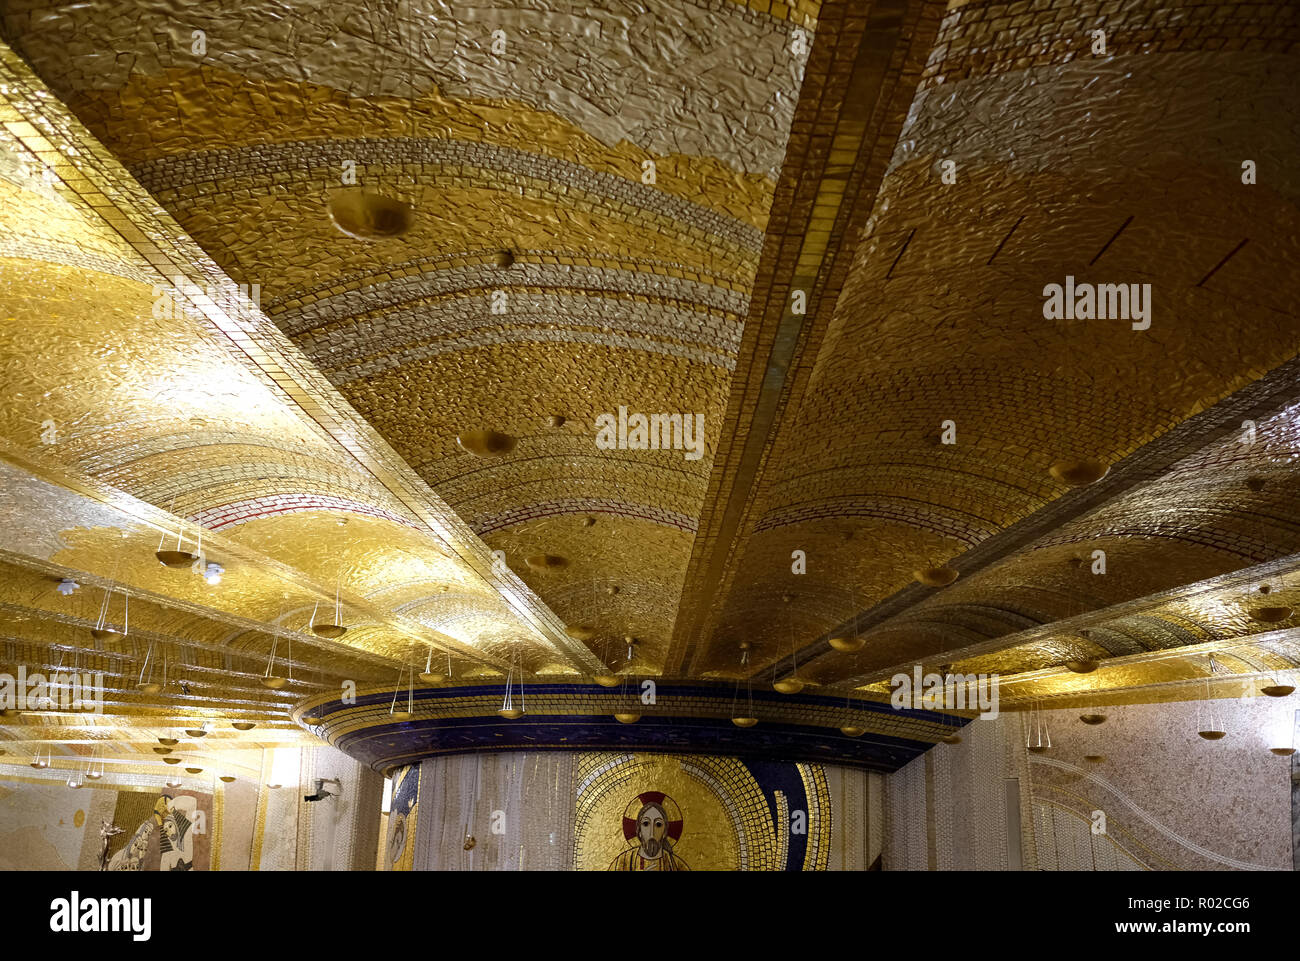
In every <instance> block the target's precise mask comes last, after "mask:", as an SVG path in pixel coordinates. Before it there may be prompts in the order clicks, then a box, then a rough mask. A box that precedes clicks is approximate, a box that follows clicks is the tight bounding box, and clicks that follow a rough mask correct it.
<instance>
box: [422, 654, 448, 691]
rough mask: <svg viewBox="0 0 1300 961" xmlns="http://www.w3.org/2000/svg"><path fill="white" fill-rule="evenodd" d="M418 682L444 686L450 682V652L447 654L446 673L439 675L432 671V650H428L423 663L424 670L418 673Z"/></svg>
mask: <svg viewBox="0 0 1300 961" xmlns="http://www.w3.org/2000/svg"><path fill="white" fill-rule="evenodd" d="M420 680H422V681H424V683H426V684H444V683H446V682H447V681H450V680H451V652H448V653H447V673H446V674H439V673H438V672H437V671H435V670H434V669H433V648H432V647H430V648H429V656H428V658H427V659H426V661H425V663H424V670H423V671H421V672H420Z"/></svg>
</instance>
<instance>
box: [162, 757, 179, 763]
mask: <svg viewBox="0 0 1300 961" xmlns="http://www.w3.org/2000/svg"><path fill="white" fill-rule="evenodd" d="M163 763H164V764H180V763H181V759H180V758H178V757H165V758H163Z"/></svg>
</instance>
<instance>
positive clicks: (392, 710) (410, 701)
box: [388, 666, 415, 721]
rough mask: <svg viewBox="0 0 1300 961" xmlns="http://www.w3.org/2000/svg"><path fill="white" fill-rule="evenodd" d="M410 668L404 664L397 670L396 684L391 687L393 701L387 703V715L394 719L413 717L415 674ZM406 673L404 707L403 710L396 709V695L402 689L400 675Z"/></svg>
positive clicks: (406, 719) (407, 719) (404, 719)
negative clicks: (389, 703)
mask: <svg viewBox="0 0 1300 961" xmlns="http://www.w3.org/2000/svg"><path fill="white" fill-rule="evenodd" d="M412 670H413V669H411V668H407V667H405V666H403V667H402V669H401V670H399V671H398V672H397V686H396V687H395V688H393V703H392V704H391V705H389V708H388V716H389V717H391V718H392V719H393V720H394V721H409V720H410V719H411V718H413V717H415V675H414V674H413V673H412ZM404 673H405V674H408V675H409V679H408V684H407V688H406V707H405V709H404V710H401V711H399V710H398V709H397V695H398V693H399V692H400V691H401V689H402V675H403V674H404Z"/></svg>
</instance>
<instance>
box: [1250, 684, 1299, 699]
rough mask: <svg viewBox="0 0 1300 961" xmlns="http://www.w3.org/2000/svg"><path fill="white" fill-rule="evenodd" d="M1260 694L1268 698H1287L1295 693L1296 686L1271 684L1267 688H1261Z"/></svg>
mask: <svg viewBox="0 0 1300 961" xmlns="http://www.w3.org/2000/svg"><path fill="white" fill-rule="evenodd" d="M1259 693H1261V694H1263V695H1264V696H1266V697H1287V696H1288V695H1290V694H1294V693H1295V685H1294V684H1269V685H1267V686H1266V687H1261V688H1260V689H1259Z"/></svg>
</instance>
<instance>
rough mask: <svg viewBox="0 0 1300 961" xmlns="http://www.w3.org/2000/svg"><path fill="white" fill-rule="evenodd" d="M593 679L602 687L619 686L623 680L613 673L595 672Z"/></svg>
mask: <svg viewBox="0 0 1300 961" xmlns="http://www.w3.org/2000/svg"><path fill="white" fill-rule="evenodd" d="M591 679H592V680H593V681H595V682H596V683H597V684H599V685H600V686H601V687H618V685H619V682H620V680H621V679H620V678H618V677H616V676H615V675H613V674H595V675H592V678H591Z"/></svg>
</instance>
